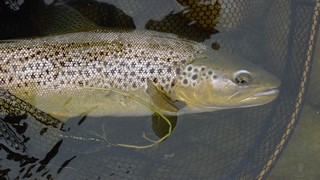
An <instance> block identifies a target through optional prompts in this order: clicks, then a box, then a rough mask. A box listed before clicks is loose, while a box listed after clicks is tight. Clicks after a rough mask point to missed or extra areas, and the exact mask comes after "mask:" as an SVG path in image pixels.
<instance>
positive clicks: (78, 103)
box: [0, 30, 280, 117]
mask: <svg viewBox="0 0 320 180" xmlns="http://www.w3.org/2000/svg"><path fill="white" fill-rule="evenodd" d="M279 85H280V81H279V79H278V78H276V77H275V76H273V75H272V74H270V73H268V72H266V71H265V70H263V69H261V68H259V67H257V66H255V65H253V64H251V63H249V62H247V61H246V60H244V59H243V58H241V57H238V56H235V55H232V54H229V53H226V52H222V51H213V50H212V49H210V48H208V47H207V46H205V45H203V44H201V43H197V42H194V41H189V40H185V39H181V38H178V37H177V36H175V35H172V34H167V33H160V32H155V31H138V30H134V31H123V32H116V31H92V32H77V33H69V34H62V35H55V36H49V37H41V38H35V39H29V40H12V41H7V42H5V43H1V44H0V87H1V88H3V89H5V90H7V91H8V92H10V93H12V94H14V95H15V96H16V97H18V98H21V99H22V100H24V101H26V102H28V103H30V104H32V105H34V106H35V107H37V108H39V109H40V110H42V111H44V112H47V113H49V114H51V115H53V116H56V117H72V116H79V115H84V114H85V115H88V116H105V115H107V116H144V115H150V114H152V113H153V112H152V111H151V110H150V108H148V107H147V106H144V105H142V104H141V103H139V102H138V101H136V100H135V99H134V98H130V97H131V96H135V97H139V98H141V99H143V100H145V101H146V102H148V103H150V104H152V105H154V106H155V107H157V108H159V109H160V110H161V111H162V112H163V113H164V114H170V115H172V114H185V113H198V112H210V111H215V110H219V109H230V108H241V107H250V106H258V105H263V104H266V103H268V102H270V101H272V100H274V99H275V98H276V97H277V95H278V89H277V88H278V87H279ZM84 86H85V87H99V88H106V91H102V90H94V89H88V88H84ZM107 89H109V90H110V89H112V90H116V91H119V92H123V93H126V94H128V96H123V95H121V94H118V93H115V92H113V91H108V90H107Z"/></svg>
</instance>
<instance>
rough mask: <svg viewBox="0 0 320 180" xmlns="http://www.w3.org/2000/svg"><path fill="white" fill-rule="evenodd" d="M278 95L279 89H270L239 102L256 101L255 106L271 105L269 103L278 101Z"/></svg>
mask: <svg viewBox="0 0 320 180" xmlns="http://www.w3.org/2000/svg"><path fill="white" fill-rule="evenodd" d="M278 94H279V89H278V88H268V89H265V90H262V91H259V92H256V93H254V94H252V95H250V96H248V97H246V98H244V99H243V100H240V101H239V102H253V101H256V103H254V104H255V106H256V105H262V104H266V103H269V102H271V101H273V100H274V99H276V97H277V96H278Z"/></svg>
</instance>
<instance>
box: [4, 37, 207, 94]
mask: <svg viewBox="0 0 320 180" xmlns="http://www.w3.org/2000/svg"><path fill="white" fill-rule="evenodd" d="M102 35H103V34H102V33H100V32H97V33H93V34H91V33H75V34H71V35H69V38H67V39H64V38H62V37H61V36H54V37H49V38H43V39H40V40H31V41H21V42H19V43H18V44H14V43H13V44H3V45H2V46H0V53H1V54H2V55H5V56H4V57H1V69H0V73H1V74H2V75H4V73H7V72H11V71H14V72H16V74H19V75H20V76H16V75H15V74H13V76H8V74H6V76H1V84H3V85H4V86H6V87H7V88H11V87H15V88H24V87H26V86H28V85H30V84H31V85H33V84H37V85H40V86H43V87H46V88H54V89H59V88H60V87H63V86H68V85H69V84H77V85H86V86H98V87H105V88H118V89H121V90H131V89H137V88H146V86H147V83H146V80H147V79H148V78H151V79H157V83H159V84H160V85H161V86H163V87H165V88H166V89H170V85H171V84H172V81H173V77H174V76H175V75H176V74H177V73H179V72H180V69H181V67H183V66H185V65H186V64H187V63H190V60H192V59H193V54H194V53H195V52H193V51H194V50H196V51H200V50H203V49H204V46H202V45H199V44H192V43H190V42H187V41H186V42H180V40H177V39H176V37H174V36H169V37H163V36H159V35H158V36H156V34H150V33H149V32H142V33H140V32H135V33H123V34H121V35H118V34H116V33H109V34H108V36H107V37H105V38H104V39H103V38H102V39H101V40H100V41H99V39H98V38H100V37H101V36H102ZM135 36H136V37H135ZM149 36H152V37H153V39H152V40H151V41H150V44H148V45H141V44H140V45H139V44H138V45H137V44H133V43H135V41H137V40H139V39H138V38H140V37H149ZM80 38H81V39H80ZM165 38H170V39H168V40H170V43H172V44H171V46H168V45H166V42H162V44H163V45H162V44H161V43H158V42H157V41H159V42H161V41H164V40H166V39H165ZM75 39H79V42H72V41H74V40H75ZM121 39H125V40H126V41H128V42H125V43H122V42H121ZM61 40H62V42H61ZM69 40H71V41H69ZM105 40H106V41H107V42H104V41H105ZM168 40H167V41H168ZM42 41H44V42H42ZM88 41H90V42H88ZM145 41H149V40H148V39H147V38H146V39H145ZM152 41H153V43H152ZM55 43H57V44H55ZM8 45H9V47H10V48H8ZM155 51H156V52H157V53H158V54H157V56H154V52H155ZM178 57H179V59H178ZM12 59H15V60H17V61H15V62H14V63H13V62H12ZM52 69H59V71H55V70H54V71H52ZM97 75H99V76H98V77H103V78H95V79H93V77H94V76H95V77H97ZM79 76H81V78H75V77H79Z"/></svg>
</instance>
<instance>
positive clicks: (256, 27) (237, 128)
mask: <svg viewBox="0 0 320 180" xmlns="http://www.w3.org/2000/svg"><path fill="white" fill-rule="evenodd" d="M6 2H9V4H10V3H13V2H14V1H6ZM45 2H46V3H42V2H41V1H39V6H32V7H31V6H30V5H28V4H27V2H24V3H22V4H21V6H19V7H20V9H19V11H17V10H12V9H11V8H10V7H9V8H8V6H7V5H6V4H5V3H2V4H1V8H0V14H1V16H0V20H1V21H0V23H2V25H1V27H6V29H7V30H6V31H3V32H2V33H1V36H0V37H1V38H2V39H7V38H17V37H21V36H23V37H24V36H32V35H33V36H34V35H41V34H45V33H48V32H52V31H53V30H55V28H51V29H50V28H47V27H48V26H49V25H50V23H52V24H54V25H58V26H56V28H60V29H63V30H68V28H69V27H70V26H68V23H66V24H64V21H59V22H60V24H56V21H54V18H49V17H47V16H44V15H45V14H49V15H50V13H48V12H53V15H55V13H56V12H55V11H51V9H50V6H47V4H50V1H45ZM60 2H65V3H67V4H69V5H70V6H72V7H75V8H77V9H78V10H79V11H80V12H81V13H82V14H84V15H85V16H86V17H87V18H88V19H90V20H92V21H94V22H95V23H97V24H99V25H102V26H106V27H115V28H137V29H154V30H159V31H165V32H172V33H176V34H178V35H180V36H182V37H186V38H189V39H193V40H196V41H199V42H203V43H205V44H207V45H209V46H211V45H212V44H213V47H216V46H215V45H216V44H218V45H219V46H220V48H221V49H225V50H227V51H230V52H232V53H235V54H239V55H240V56H243V57H245V58H246V59H248V60H250V61H252V62H253V63H255V64H258V65H260V66H262V67H263V68H264V69H266V70H268V71H269V72H272V73H274V74H275V75H276V76H277V77H279V78H281V80H282V82H283V85H282V87H281V94H280V96H279V97H278V99H277V100H276V101H274V102H272V103H270V104H267V105H265V106H260V107H253V108H247V109H234V110H225V111H218V112H213V113H202V114H191V115H185V116H179V117H178V120H177V125H176V127H175V129H174V131H173V133H172V134H171V136H170V137H169V138H167V139H166V140H165V141H164V142H162V143H160V144H159V145H158V146H156V147H153V148H148V149H140V150H139V149H129V148H123V147H117V146H114V144H117V143H127V144H138V145H143V144H145V143H148V141H146V140H145V139H143V138H142V134H143V133H145V134H146V135H147V136H148V137H150V138H153V139H154V138H157V137H156V136H155V135H154V133H153V131H152V122H151V117H141V118H130V117H129V118H114V117H101V118H92V117H86V118H83V117H74V118H72V119H70V120H68V121H67V122H66V125H65V127H64V129H65V131H61V130H59V129H56V128H52V127H48V126H45V125H43V124H41V123H38V122H36V121H35V120H34V119H33V118H32V117H21V118H18V117H13V118H8V117H5V116H1V119H2V120H3V121H5V122H7V124H6V125H7V129H10V131H11V132H12V133H14V134H15V136H13V137H14V138H15V139H16V141H17V142H20V143H21V144H22V145H23V147H18V148H14V146H11V145H10V143H8V142H7V141H6V139H5V138H2V139H1V141H0V142H1V144H0V157H1V160H0V169H1V171H0V174H1V175H3V176H5V177H10V178H15V177H18V178H21V179H22V178H24V177H29V178H37V177H38V178H54V179H66V178H68V179H70V178H71V179H82V178H83V179H85V178H87V179H89V178H90V179H98V178H102V179H107V178H122V179H123V178H130V179H144V178H146V179H150V178H156V179H160V178H167V179H173V178H175V179H177V178H180V179H182V178H183V179H185V178H191V179H200V178H203V179H208V178H212V177H215V178H217V179H226V178H235V177H242V178H246V179H247V178H256V177H258V176H259V175H261V176H263V175H264V174H265V173H264V171H263V169H268V167H269V166H267V167H265V165H266V164H267V162H268V161H269V159H270V158H271V159H272V156H273V154H274V150H275V148H276V147H277V145H278V143H279V142H280V140H281V139H282V138H283V134H284V133H285V132H286V131H287V129H288V127H287V125H288V124H289V123H290V122H291V121H292V120H296V119H298V116H299V114H300V112H299V111H297V113H296V114H293V112H295V110H299V109H300V108H301V104H300V103H298V105H297V107H296V106H295V105H296V102H297V101H298V100H297V96H298V93H299V92H300V91H301V89H300V88H299V87H300V82H301V79H302V78H301V77H302V75H303V72H304V70H305V69H306V68H305V67H304V61H305V56H306V52H307V44H308V39H306V38H305V37H306V35H305V34H306V33H310V32H309V28H308V27H310V24H312V22H311V19H312V18H311V17H312V13H311V12H313V9H314V8H313V4H312V3H311V2H309V4H308V3H301V2H295V1H292V2H289V1H288V2H278V1H273V2H269V1H262V0H260V1H255V2H254V3H252V2H251V3H249V2H246V1H241V2H238V3H236V2H234V1H229V2H228V3H227V2H225V1H222V2H223V3H222V4H221V5H219V4H217V3H216V4H215V5H214V9H215V10H216V11H212V14H211V15H213V18H212V19H211V20H212V21H211V22H212V23H208V24H209V27H210V24H213V25H214V28H208V27H205V26H204V24H206V23H203V22H205V19H204V18H203V17H206V16H204V15H201V13H200V11H199V10H198V9H199V8H200V9H205V7H206V8H210V7H211V6H206V5H201V4H198V6H197V7H196V8H194V10H191V8H190V7H189V6H188V5H187V4H183V6H181V5H179V3H178V2H179V1H177V2H176V1H169V0H168V1H167V3H161V4H158V3H156V2H158V1H153V3H150V1H148V2H147V1H104V2H109V4H106V3H97V2H94V1H81V3H80V2H78V1H60ZM181 4H182V3H181ZM213 4H214V3H213ZM185 9H189V11H186V10H185ZM191 11H194V12H198V13H191V15H190V16H187V15H186V14H188V13H190V12H191ZM296 12H299V13H298V14H299V15H300V16H299V17H298V16H295V15H294V14H295V13H296ZM10 14H12V16H10V18H8V15H10ZM184 15H186V16H184ZM61 16H63V17H67V16H65V15H61ZM209 16H210V15H208V17H209ZM215 16H217V17H219V18H220V19H219V22H220V23H219V24H215V22H214V20H215V18H214V17H215ZM39 17H40V20H36V19H37V18H38V19H39ZM54 17H59V16H54ZM70 17H72V18H77V19H79V16H78V14H77V13H74V14H72V15H70ZM197 17H202V18H200V19H197ZM208 17H207V18H208ZM110 19H111V21H110ZM201 20H202V21H201ZM22 21H23V22H24V24H22V25H20V22H22ZM80 21H81V18H80ZM48 24H49V25H48ZM39 27H43V28H39ZM18 29H20V30H19V31H14V30H18ZM52 29H53V30H52ZM293 29H295V31H293ZM21 30H22V31H21ZM20 32H22V33H20ZM13 122H14V123H13ZM105 137H106V138H105ZM286 140H287V139H286ZM23 149H25V150H23Z"/></svg>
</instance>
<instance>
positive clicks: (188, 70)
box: [173, 50, 281, 113]
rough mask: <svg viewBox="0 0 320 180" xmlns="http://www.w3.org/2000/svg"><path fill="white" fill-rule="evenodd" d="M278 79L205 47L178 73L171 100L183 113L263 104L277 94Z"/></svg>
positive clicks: (243, 60) (243, 61) (228, 55)
mask: <svg viewBox="0 0 320 180" xmlns="http://www.w3.org/2000/svg"><path fill="white" fill-rule="evenodd" d="M280 84H281V82H280V80H279V79H278V78H277V77H275V76H274V75H272V74H271V73H269V72H267V71H265V70H263V69H262V68H260V67H258V66H256V65H254V64H252V63H250V62H248V61H246V60H245V59H243V58H241V57H239V56H236V55H232V54H229V53H226V52H213V51H210V50H206V51H205V52H203V53H201V54H198V55H197V56H196V57H195V60H194V62H193V63H190V64H189V65H187V66H186V67H185V68H184V69H183V70H182V71H181V72H180V74H179V75H178V76H177V79H176V84H175V86H174V87H173V96H174V99H176V100H179V101H182V102H184V103H185V105H186V106H185V107H184V108H183V109H181V111H182V112H184V113H188V112H208V111H215V110H219V109H231V108H241V107H251V106H258V105H263V104H266V103H268V102H271V101H272V100H274V99H275V98H276V97H277V96H278V94H279V89H278V88H279V86H280Z"/></svg>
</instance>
